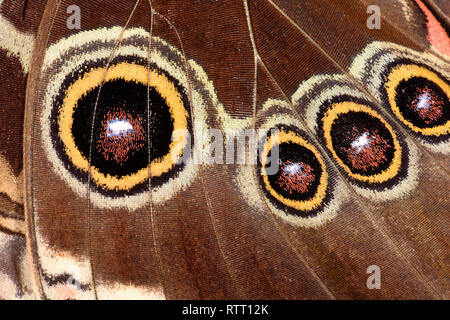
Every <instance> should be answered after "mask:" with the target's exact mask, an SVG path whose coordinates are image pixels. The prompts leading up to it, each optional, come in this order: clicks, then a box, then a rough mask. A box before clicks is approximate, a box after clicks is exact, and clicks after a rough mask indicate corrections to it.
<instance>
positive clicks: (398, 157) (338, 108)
mask: <svg viewBox="0 0 450 320" xmlns="http://www.w3.org/2000/svg"><path fill="white" fill-rule="evenodd" d="M352 111H354V112H364V113H367V114H369V115H371V116H372V117H374V118H377V119H378V120H380V121H381V123H383V124H384V125H385V126H386V128H387V129H388V130H389V132H390V133H391V135H392V140H393V142H394V148H395V150H394V157H393V159H392V162H391V165H390V166H389V167H388V168H386V169H385V170H383V171H382V172H380V173H377V174H375V175H371V176H364V175H361V174H357V173H353V172H352V170H351V169H350V168H349V167H348V166H347V165H346V164H345V163H344V162H343V161H342V160H341V159H340V158H339V156H338V155H337V153H336V152H335V151H334V148H333V143H332V139H331V126H332V125H333V123H334V121H335V120H336V119H337V118H338V117H339V115H341V114H345V113H348V112H352ZM322 123H323V131H324V135H325V141H326V145H327V148H328V149H329V150H330V151H331V153H332V154H333V157H334V158H335V159H336V161H337V162H338V163H339V165H341V166H342V167H343V168H344V169H345V171H346V172H347V173H348V174H349V175H350V176H351V177H352V178H355V179H357V180H361V181H364V182H369V183H382V182H385V181H388V180H390V179H392V178H393V177H395V176H396V175H397V173H398V172H399V171H400V166H401V163H402V152H401V148H400V143H399V142H398V139H397V137H396V136H395V134H394V130H392V128H391V126H390V125H389V124H388V123H387V122H386V121H385V120H384V119H383V118H382V117H381V116H380V115H378V113H376V112H375V111H374V110H372V109H371V108H369V107H368V106H365V105H362V104H359V103H354V102H350V101H348V102H339V103H335V104H333V105H332V106H331V107H330V109H328V111H327V112H326V113H325V115H324V117H323V118H322Z"/></svg>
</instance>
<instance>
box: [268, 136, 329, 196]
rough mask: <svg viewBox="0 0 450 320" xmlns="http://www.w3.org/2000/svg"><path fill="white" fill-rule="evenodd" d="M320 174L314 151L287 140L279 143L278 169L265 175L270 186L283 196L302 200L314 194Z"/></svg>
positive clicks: (319, 166)
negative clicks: (271, 173)
mask: <svg viewBox="0 0 450 320" xmlns="http://www.w3.org/2000/svg"><path fill="white" fill-rule="evenodd" d="M268 157H269V158H271V154H270V153H269V155H268ZM321 175H322V167H321V165H320V163H319V161H318V159H317V157H316V156H315V155H314V153H313V152H312V151H311V150H309V149H307V148H305V147H303V146H300V145H298V144H295V143H290V142H289V143H281V144H280V145H279V170H278V171H277V173H276V174H274V175H268V176H267V177H268V180H269V183H270V186H271V187H272V188H273V189H274V190H275V191H276V192H277V193H278V194H280V195H282V196H283V197H284V198H286V199H290V200H296V201H304V200H308V199H311V198H313V197H314V196H315V195H316V192H317V188H318V186H319V183H320V178H321Z"/></svg>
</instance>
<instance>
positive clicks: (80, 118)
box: [53, 62, 190, 192]
mask: <svg viewBox="0 0 450 320" xmlns="http://www.w3.org/2000/svg"><path fill="white" fill-rule="evenodd" d="M104 75H106V76H104ZM149 80H150V81H149ZM147 86H149V88H150V90H149V95H148V96H147ZM147 98H149V106H148V105H147ZM187 105H188V99H187V97H186V96H185V95H183V92H182V91H181V90H180V86H179V84H178V83H177V82H176V80H175V79H174V78H173V77H170V76H169V75H166V74H165V73H164V72H162V71H159V70H158V69H157V68H156V66H155V67H154V69H151V70H149V69H148V68H147V67H146V66H143V65H139V64H137V63H130V62H121V63H118V64H115V65H113V66H111V67H110V68H109V69H108V70H106V69H105V68H103V67H100V68H92V69H91V70H89V71H88V72H84V73H83V74H82V75H80V76H79V78H78V79H77V80H75V81H74V82H73V83H71V85H70V86H69V87H68V88H67V89H66V90H65V92H64V98H63V101H62V103H61V106H60V107H59V108H55V109H54V112H53V116H54V120H57V121H55V123H56V126H55V129H56V127H57V129H58V130H57V132H56V130H55V132H54V138H55V140H60V141H61V144H62V147H63V150H64V154H63V155H62V156H67V160H68V161H70V162H71V164H72V165H73V167H74V169H75V170H77V171H79V172H80V171H81V172H84V173H87V172H88V170H89V168H90V171H91V172H90V175H91V177H92V180H93V182H94V183H95V184H96V185H97V186H98V187H99V188H100V189H103V190H107V191H128V192H130V191H132V190H134V189H135V188H136V187H137V186H140V185H141V186H142V185H143V184H144V185H143V187H144V188H145V182H146V181H147V180H148V177H149V175H150V176H151V177H161V176H162V175H164V174H166V173H168V172H169V171H170V170H172V169H173V167H174V166H175V165H176V163H177V162H178V159H177V158H179V157H180V156H181V154H182V152H183V150H184V148H185V147H186V142H187V139H182V137H180V139H177V140H175V141H171V138H172V132H173V131H174V130H181V129H184V130H185V131H186V132H188V129H190V124H189V121H188V119H189V117H188V110H187V109H186V106H187ZM94 106H95V116H94V112H93V109H94ZM148 108H149V110H150V115H149V114H148V111H147V109H148ZM91 128H94V130H93V135H92V138H93V139H92V142H91V136H90V133H91ZM148 128H151V132H150V136H148ZM150 140H151V141H152V143H148V141H150ZM149 148H150V152H149ZM173 150H177V151H178V154H177V155H175V156H174V155H173ZM89 154H91V165H90V166H89V162H88V159H89ZM149 155H150V159H151V160H152V161H151V164H150V166H149ZM149 170H150V172H149Z"/></svg>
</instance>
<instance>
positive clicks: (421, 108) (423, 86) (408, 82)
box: [350, 42, 450, 153]
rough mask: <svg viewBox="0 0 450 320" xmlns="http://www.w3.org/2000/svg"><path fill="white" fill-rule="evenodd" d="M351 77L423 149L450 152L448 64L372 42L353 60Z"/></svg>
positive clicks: (431, 56) (388, 44) (406, 49)
mask: <svg viewBox="0 0 450 320" xmlns="http://www.w3.org/2000/svg"><path fill="white" fill-rule="evenodd" d="M350 73H351V74H353V75H354V76H355V77H356V78H358V79H359V80H360V81H361V82H362V83H363V84H364V85H365V86H366V88H367V89H368V90H369V91H370V93H371V94H372V95H373V96H375V97H376V98H377V100H378V101H380V102H381V103H382V104H383V106H384V107H385V109H386V110H387V111H389V112H390V113H391V114H392V116H393V117H394V118H395V119H397V120H398V122H399V123H400V124H401V125H403V126H404V127H405V128H406V129H407V130H408V131H409V133H410V134H411V135H412V136H414V137H415V138H416V139H417V140H418V141H419V142H420V143H421V144H422V145H424V146H425V147H427V148H428V149H429V150H431V151H433V152H441V153H448V152H449V150H450V149H449V148H448V141H449V139H448V138H449V135H450V123H449V120H450V119H449V107H450V103H449V99H450V84H449V78H448V76H447V75H448V74H449V73H450V64H449V63H448V62H446V61H445V60H442V59H440V58H439V57H437V56H436V55H433V54H429V53H425V52H417V51H414V50H411V49H409V48H406V47H403V46H400V45H396V44H393V43H388V42H373V43H371V44H370V45H368V46H367V47H366V48H365V49H364V50H362V52H361V53H360V54H359V55H358V56H357V57H356V58H355V59H354V61H353V63H352V66H351V68H350Z"/></svg>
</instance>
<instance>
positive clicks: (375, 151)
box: [321, 101, 402, 183]
mask: <svg viewBox="0 0 450 320" xmlns="http://www.w3.org/2000/svg"><path fill="white" fill-rule="evenodd" d="M321 122H322V128H323V134H324V138H325V141H326V146H327V148H328V150H329V151H330V152H331V154H332V155H333V158H334V159H335V160H336V162H337V163H338V164H339V165H340V166H341V167H342V168H343V169H344V170H345V171H346V173H347V174H348V175H349V176H350V177H351V178H353V179H355V180H358V181H362V182H366V183H384V182H386V181H389V180H391V179H393V178H395V177H396V176H397V174H398V173H399V171H400V167H401V165H402V150H401V147H400V144H399V142H398V139H397V137H396V135H395V133H394V131H393V130H392V127H391V126H390V125H389V124H388V123H387V122H386V121H385V120H384V119H383V118H382V117H381V116H380V115H379V114H378V113H377V112H375V111H374V110H373V109H371V108H370V107H368V106H366V105H363V104H359V103H355V102H351V101H345V102H338V103H333V104H332V105H331V106H330V107H329V108H328V109H327V111H326V112H325V114H324V116H323V118H322V120H321Z"/></svg>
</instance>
